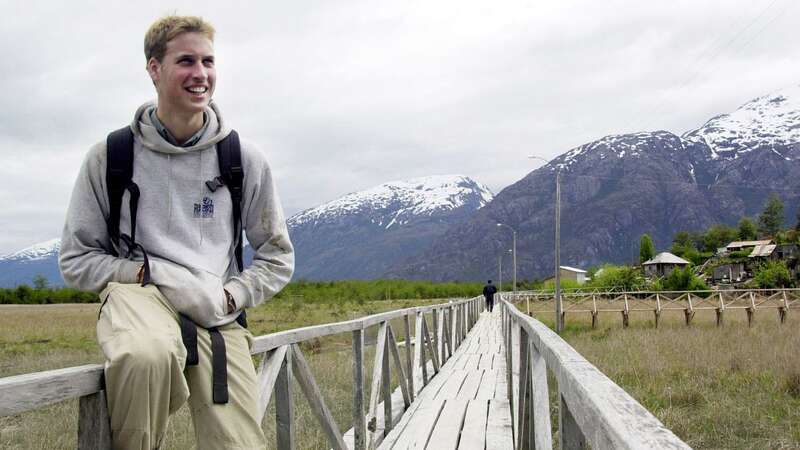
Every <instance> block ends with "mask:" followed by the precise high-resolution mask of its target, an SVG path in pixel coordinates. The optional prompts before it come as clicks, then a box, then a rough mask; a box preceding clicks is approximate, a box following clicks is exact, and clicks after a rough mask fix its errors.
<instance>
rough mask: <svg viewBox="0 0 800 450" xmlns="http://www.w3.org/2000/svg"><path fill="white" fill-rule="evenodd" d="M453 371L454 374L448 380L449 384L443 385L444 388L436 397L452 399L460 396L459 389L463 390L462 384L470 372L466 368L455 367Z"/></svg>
mask: <svg viewBox="0 0 800 450" xmlns="http://www.w3.org/2000/svg"><path fill="white" fill-rule="evenodd" d="M452 372H453V374H452V375H451V376H450V380H448V382H447V384H446V385H444V386H443V387H442V389H441V390H440V391H439V393H438V394H437V395H436V398H438V399H451V398H456V397H457V396H458V391H460V390H461V386H462V385H463V384H464V380H465V379H466V378H467V373H468V372H467V371H466V370H455V369H453V371H452Z"/></svg>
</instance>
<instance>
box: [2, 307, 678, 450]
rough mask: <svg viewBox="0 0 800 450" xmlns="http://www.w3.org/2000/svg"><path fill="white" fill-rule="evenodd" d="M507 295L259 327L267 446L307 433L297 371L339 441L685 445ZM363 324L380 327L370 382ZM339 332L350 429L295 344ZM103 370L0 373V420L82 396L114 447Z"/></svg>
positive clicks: (97, 435)
mask: <svg viewBox="0 0 800 450" xmlns="http://www.w3.org/2000/svg"><path fill="white" fill-rule="evenodd" d="M503 297H504V298H505V299H504V300H500V301H499V302H498V305H496V306H495V308H494V311H492V312H488V311H485V310H484V302H483V298H482V297H476V298H472V299H467V300H460V301H453V302H448V303H444V304H440V305H433V306H424V307H416V308H408V309H402V310H398V311H392V312H387V313H382V314H376V315H372V316H367V317H363V318H359V319H356V320H351V321H346V322H339V323H333V324H326V325H319V326H313V327H306V328H300V329H294V330H288V331H284V332H280V333H274V334H270V335H265V336H259V337H258V338H256V341H255V344H254V346H253V348H252V353H253V354H254V355H258V354H260V355H263V359H262V362H261V364H260V367H259V370H258V381H259V392H258V393H256V395H258V396H259V404H260V411H261V414H262V418H263V416H264V415H266V411H267V405H268V404H270V401H271V400H272V401H274V404H275V411H276V413H275V418H274V419H271V420H275V421H276V424H277V427H276V431H277V432H276V441H277V442H274V443H272V444H271V445H276V446H277V448H279V449H293V448H295V441H296V437H297V435H298V434H299V433H302V432H303V431H302V430H298V429H296V425H295V422H294V413H293V411H294V408H295V406H294V404H293V395H292V389H293V387H292V386H293V385H294V383H293V381H292V380H296V381H297V385H298V386H299V387H300V389H301V391H302V392H303V394H304V396H305V398H306V399H307V400H308V403H309V406H310V408H311V411H312V412H313V414H314V416H315V417H316V418H317V420H318V422H319V424H320V426H321V428H322V429H323V430H324V432H325V435H326V436H327V437H328V441H329V444H330V447H331V448H335V449H358V450H364V449H367V448H369V449H375V448H378V449H411V448H414V449H424V448H427V449H436V450H440V449H441V450H447V449H453V450H455V449H482V450H495V449H498V450H500V449H531V448H537V449H543V448H547V449H550V448H553V447H554V445H553V444H554V443H556V444H558V448H563V449H583V448H589V446H591V448H593V449H656V448H658V449H688V448H689V447H688V446H687V445H686V444H685V443H684V442H682V441H681V440H680V439H678V438H677V437H676V436H675V435H674V434H673V433H672V432H671V431H669V430H668V429H666V428H665V427H664V426H663V425H662V424H661V423H660V422H659V421H658V420H657V419H656V418H655V417H654V416H653V415H651V414H650V413H649V412H648V411H647V410H645V409H644V407H642V406H641V405H640V404H638V403H637V402H636V401H635V400H634V399H633V398H632V397H630V396H629V395H628V394H627V393H626V392H625V391H624V390H622V389H621V388H620V387H619V386H617V385H616V384H614V383H613V382H612V381H611V380H610V379H609V378H608V377H606V376H605V375H603V374H602V373H601V372H600V371H598V370H597V369H596V368H595V367H594V366H593V365H592V364H590V363H589V362H588V361H586V359H584V358H583V357H582V356H581V355H579V354H578V353H577V352H576V351H575V350H574V349H572V348H571V347H570V346H569V345H568V344H567V343H566V342H564V341H563V340H562V339H561V338H560V337H559V336H557V335H556V334H555V333H553V332H552V331H551V330H550V329H549V328H547V327H546V326H544V325H543V324H541V323H540V322H538V321H537V320H535V319H533V318H531V317H529V316H528V315H526V314H524V313H522V312H521V311H520V310H518V309H517V307H516V306H514V303H515V302H518V301H519V300H521V299H522V298H523V297H521V296H517V297H514V296H513V295H512V294H503ZM398 324H399V326H398ZM412 324H413V327H412ZM392 325H395V326H396V327H397V329H394V328H393V326H392ZM375 330H376V332H375ZM412 330H413V333H412ZM367 332H370V333H374V334H375V335H376V336H377V338H376V341H375V344H374V345H375V352H374V357H373V360H372V361H373V364H372V371H371V372H372V376H371V378H370V383H369V385H367V384H366V380H365V378H366V377H365V365H366V364H365V362H366V361H365V344H366V342H367V340H366V339H365V336H366V334H367ZM341 333H349V334H351V335H352V350H353V357H352V365H353V367H352V369H353V370H352V374H353V382H352V386H353V389H352V401H353V403H352V406H353V408H352V411H353V413H352V418H351V419H350V420H348V425H352V428H350V429H349V430H348V431H346V432H342V431H341V430H342V429H341V428H340V424H339V423H337V421H336V420H335V419H334V417H333V415H332V413H331V410H330V409H329V407H328V405H327V404H326V400H325V398H324V396H323V395H322V393H321V391H320V389H319V386H318V385H317V381H316V378H315V376H314V374H313V373H312V370H311V368H310V366H309V364H308V362H307V360H306V358H305V356H304V354H303V351H302V350H301V347H300V346H299V344H300V343H302V342H304V341H308V340H312V339H316V338H322V337H325V336H331V335H335V334H341ZM371 335H372V334H370V336H371ZM401 336H402V337H403V338H404V339H403V342H401V341H400V339H399V338H400V337H401ZM401 344H402V345H404V346H405V349H406V350H407V351H405V352H401V351H400V347H401ZM411 346H413V351H411V350H410V347H411ZM346 364H350V362H349V361H348V362H346ZM548 369H549V370H550V371H551V372H552V374H553V375H554V378H555V380H556V386H555V387H554V389H553V390H552V394H553V395H554V396H555V398H556V404H557V407H556V408H552V409H554V410H557V417H551V390H550V389H551V387H550V386H549V385H548V381H547V373H548ZM102 373H103V368H102V366H99V365H88V366H80V367H72V368H68V369H60V370H54V371H48V372H39V373H33V374H26V375H19V376H14V377H8V378H4V379H0V417H2V416H8V415H14V414H19V413H22V412H24V411H29V410H33V409H37V408H41V407H44V406H46V405H49V404H52V403H55V402H60V401H63V400H67V399H70V398H76V397H78V398H80V402H79V404H80V407H79V415H80V416H79V421H78V430H77V433H78V448H79V449H98V448H99V449H106V448H110V431H109V422H108V414H107V410H106V401H105V395H104V391H103V390H102V384H101V382H102ZM318 375H319V374H318ZM392 378H394V380H395V384H396V385H397V388H395V389H392ZM340 421H341V419H340Z"/></svg>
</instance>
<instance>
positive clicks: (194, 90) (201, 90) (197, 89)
mask: <svg viewBox="0 0 800 450" xmlns="http://www.w3.org/2000/svg"><path fill="white" fill-rule="evenodd" d="M186 90H187V91H189V92H190V93H192V94H205V93H206V92H208V88H207V87H206V86H193V87H188V88H186Z"/></svg>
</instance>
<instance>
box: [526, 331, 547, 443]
mask: <svg viewBox="0 0 800 450" xmlns="http://www.w3.org/2000/svg"><path fill="white" fill-rule="evenodd" d="M529 350H530V356H529V357H530V366H531V368H530V370H531V386H532V390H533V391H532V392H531V412H530V414H531V422H532V425H531V426H532V428H533V433H532V434H533V436H532V440H533V444H534V445H533V448H546V449H551V448H553V437H552V433H551V430H550V428H551V423H550V394H549V389H548V387H547V366H546V363H545V361H544V357H543V356H542V355H541V353H539V350H538V349H537V348H536V347H535V346H534V345H530V349H529Z"/></svg>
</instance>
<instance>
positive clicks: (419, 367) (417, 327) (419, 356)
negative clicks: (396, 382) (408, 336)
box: [413, 311, 428, 390]
mask: <svg viewBox="0 0 800 450" xmlns="http://www.w3.org/2000/svg"><path fill="white" fill-rule="evenodd" d="M423 320H425V318H424V317H423V316H422V313H421V312H419V311H417V320H416V323H415V324H414V372H413V373H414V376H415V377H420V376H419V374H420V373H422V376H421V377H420V378H421V379H422V386H420V390H422V388H423V387H424V386H426V385H427V384H428V367H427V364H425V336H424V335H425V331H424V329H423V325H422V321H423Z"/></svg>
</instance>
